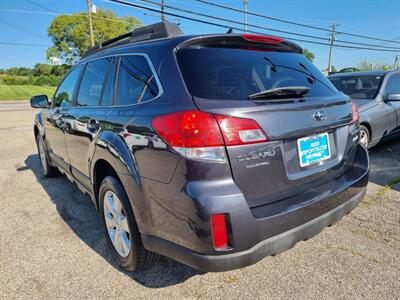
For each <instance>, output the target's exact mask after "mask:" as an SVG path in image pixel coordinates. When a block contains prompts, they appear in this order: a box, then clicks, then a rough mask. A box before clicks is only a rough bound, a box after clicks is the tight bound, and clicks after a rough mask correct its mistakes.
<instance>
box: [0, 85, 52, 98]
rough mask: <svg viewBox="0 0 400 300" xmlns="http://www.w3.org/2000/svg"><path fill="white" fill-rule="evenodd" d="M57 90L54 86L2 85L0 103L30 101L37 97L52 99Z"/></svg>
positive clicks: (0, 86) (0, 87)
mask: <svg viewBox="0 0 400 300" xmlns="http://www.w3.org/2000/svg"><path fill="white" fill-rule="evenodd" d="M55 89H56V88H55V87H52V86H36V85H5V84H1V83H0V101H1V100H29V99H30V98H31V97H32V96H35V95H47V97H49V98H51V97H52V96H53V93H54V91H55Z"/></svg>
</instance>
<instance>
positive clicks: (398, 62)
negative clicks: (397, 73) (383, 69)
mask: <svg viewBox="0 0 400 300" xmlns="http://www.w3.org/2000/svg"><path fill="white" fill-rule="evenodd" d="M398 69H400V55H396V57H395V58H394V64H393V70H398Z"/></svg>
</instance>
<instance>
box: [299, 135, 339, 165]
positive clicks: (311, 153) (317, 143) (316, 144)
mask: <svg viewBox="0 0 400 300" xmlns="http://www.w3.org/2000/svg"><path fill="white" fill-rule="evenodd" d="M297 152H298V157H299V163H300V167H302V168H304V167H307V166H310V165H313V164H316V163H319V162H322V161H325V160H327V159H330V158H331V147H330V144H329V133H327V132H324V133H318V134H314V135H310V136H306V137H302V138H299V139H297Z"/></svg>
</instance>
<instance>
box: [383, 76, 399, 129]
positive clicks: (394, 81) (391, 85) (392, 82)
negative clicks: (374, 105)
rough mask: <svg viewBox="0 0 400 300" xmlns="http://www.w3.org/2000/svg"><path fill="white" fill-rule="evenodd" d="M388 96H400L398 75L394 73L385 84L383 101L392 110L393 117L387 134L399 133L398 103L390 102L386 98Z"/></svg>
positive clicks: (397, 101) (396, 101)
mask: <svg viewBox="0 0 400 300" xmlns="http://www.w3.org/2000/svg"><path fill="white" fill-rule="evenodd" d="M389 94H397V95H400V75H399V74H397V73H395V74H392V75H391V76H390V77H389V78H388V81H387V83H386V88H385V95H384V99H385V102H386V104H387V105H389V106H390V107H392V108H393V117H392V118H391V120H392V122H391V126H390V129H389V133H393V132H396V131H400V101H399V100H395V101H390V100H388V99H387V98H388V97H387V96H388V95H389Z"/></svg>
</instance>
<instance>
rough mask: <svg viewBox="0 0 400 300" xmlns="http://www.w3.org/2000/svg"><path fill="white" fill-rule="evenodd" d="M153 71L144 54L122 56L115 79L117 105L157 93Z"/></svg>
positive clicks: (149, 97)
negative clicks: (116, 78) (116, 79)
mask: <svg viewBox="0 0 400 300" xmlns="http://www.w3.org/2000/svg"><path fill="white" fill-rule="evenodd" d="M158 92H159V90H158V86H157V82H156V79H155V77H154V74H153V72H152V71H151V68H150V66H149V64H148V62H147V60H146V58H145V57H144V56H141V55H128V56H122V57H121V60H120V64H119V71H118V81H117V96H116V103H117V105H129V104H135V103H141V102H144V101H148V100H151V99H153V98H154V97H156V96H157V95H158Z"/></svg>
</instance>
